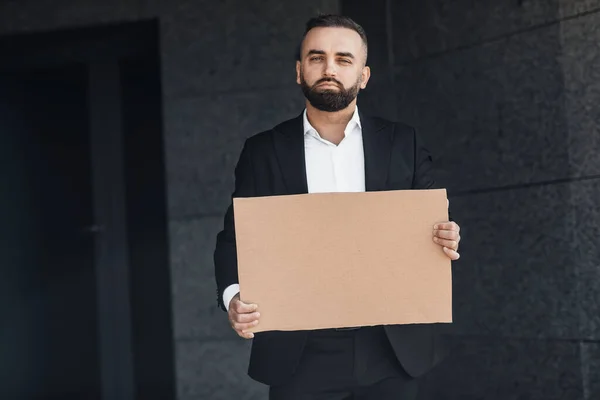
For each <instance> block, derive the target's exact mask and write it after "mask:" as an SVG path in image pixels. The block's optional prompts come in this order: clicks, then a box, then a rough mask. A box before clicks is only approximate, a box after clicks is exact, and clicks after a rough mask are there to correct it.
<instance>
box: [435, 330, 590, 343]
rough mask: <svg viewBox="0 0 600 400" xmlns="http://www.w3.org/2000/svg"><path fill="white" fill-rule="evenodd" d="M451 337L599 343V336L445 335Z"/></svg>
mask: <svg viewBox="0 0 600 400" xmlns="http://www.w3.org/2000/svg"><path fill="white" fill-rule="evenodd" d="M445 336H447V337H453V338H466V339H503V340H504V339H510V340H524V341H536V342H564V343H574V344H600V338H598V339H568V338H552V337H533V336H509V335H485V334H458V333H457V334H449V335H445Z"/></svg>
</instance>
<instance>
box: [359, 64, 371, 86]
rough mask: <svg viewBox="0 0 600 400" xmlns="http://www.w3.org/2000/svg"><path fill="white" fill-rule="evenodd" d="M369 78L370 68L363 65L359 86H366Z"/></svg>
mask: <svg viewBox="0 0 600 400" xmlns="http://www.w3.org/2000/svg"><path fill="white" fill-rule="evenodd" d="M370 78H371V68H369V67H367V66H365V67H363V70H362V79H361V82H360V88H361V89H364V88H366V87H367V83H368V82H369V79H370Z"/></svg>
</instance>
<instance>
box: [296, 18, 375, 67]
mask: <svg viewBox="0 0 600 400" xmlns="http://www.w3.org/2000/svg"><path fill="white" fill-rule="evenodd" d="M314 28H347V29H352V30H353V31H354V32H356V33H358V35H359V36H360V38H361V39H362V41H363V45H364V46H365V54H367V52H368V44H367V34H366V33H365V30H364V29H363V27H362V26H360V25H359V24H357V23H356V22H354V21H353V20H352V19H351V18H349V17H345V16H343V15H334V14H324V15H319V16H317V17H314V18H311V19H309V20H308V21H307V22H306V29H305V31H304V34H303V35H302V39H301V40H300V43H299V44H298V48H297V50H296V60H301V59H302V42H304V38H306V35H307V34H308V32H309V31H310V30H311V29H314Z"/></svg>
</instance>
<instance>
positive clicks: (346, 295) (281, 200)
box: [234, 189, 452, 332]
mask: <svg viewBox="0 0 600 400" xmlns="http://www.w3.org/2000/svg"><path fill="white" fill-rule="evenodd" d="M234 215H235V227H236V238H237V256H238V274H239V284H240V298H241V300H242V301H244V302H246V303H255V304H257V305H258V311H259V312H260V314H261V316H260V322H259V324H258V325H257V326H256V328H254V329H252V330H251V331H253V332H261V331H271V330H282V331H288V330H313V329H324V328H342V327H356V326H372V325H389V324H414V323H439V322H442V323H449V322H452V274H451V261H450V259H449V258H448V257H447V256H446V255H445V254H444V252H443V250H442V248H441V247H440V246H439V245H437V244H436V243H434V242H433V240H432V238H433V226H434V225H435V223H436V222H443V221H447V220H448V206H447V197H446V190H445V189H432V190H401V191H386V192H363V193H316V194H302V195H290V196H272V197H256V198H236V199H234Z"/></svg>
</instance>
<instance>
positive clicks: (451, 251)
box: [433, 222, 460, 261]
mask: <svg viewBox="0 0 600 400" xmlns="http://www.w3.org/2000/svg"><path fill="white" fill-rule="evenodd" d="M433 241H434V242H435V243H437V244H439V245H440V246H442V249H443V250H444V253H446V255H447V256H448V257H449V258H450V259H451V260H453V261H454V260H458V259H459V258H460V254H458V244H459V243H460V227H459V226H458V224H456V222H441V223H438V224H436V225H435V226H434V227H433Z"/></svg>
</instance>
